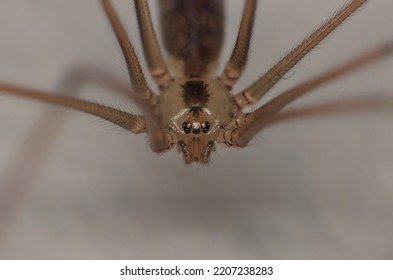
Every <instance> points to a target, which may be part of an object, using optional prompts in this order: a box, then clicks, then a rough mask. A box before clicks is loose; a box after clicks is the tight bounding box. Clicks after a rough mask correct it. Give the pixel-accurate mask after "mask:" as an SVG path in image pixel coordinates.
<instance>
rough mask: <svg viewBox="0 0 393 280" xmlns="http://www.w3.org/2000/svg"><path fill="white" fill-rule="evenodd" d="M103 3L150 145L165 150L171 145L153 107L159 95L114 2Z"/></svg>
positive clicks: (107, 0)
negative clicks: (139, 108)
mask: <svg viewBox="0 0 393 280" xmlns="http://www.w3.org/2000/svg"><path fill="white" fill-rule="evenodd" d="M101 4H102V7H103V8H104V11H105V13H106V15H107V17H108V19H109V21H110V23H111V25H112V28H113V30H114V32H115V34H116V37H117V39H118V42H119V44H120V47H121V50H122V52H123V56H124V58H125V61H126V64H127V68H128V74H129V77H130V81H131V86H132V89H133V92H134V93H135V94H134V98H133V99H134V101H137V103H138V105H139V106H140V107H141V109H142V110H143V112H144V116H145V123H146V130H147V132H148V134H149V135H150V147H151V149H152V150H153V151H154V152H157V153H160V152H163V151H165V150H167V149H168V148H169V145H168V144H167V140H166V135H165V132H164V130H163V128H162V127H161V125H160V123H159V120H158V119H157V117H156V116H155V115H154V113H153V107H154V106H155V105H156V104H157V96H156V95H155V94H154V93H153V92H152V90H151V89H150V88H149V87H148V85H147V82H146V79H145V76H144V75H143V71H142V68H141V65H140V63H139V60H138V57H137V55H136V53H135V51H134V48H133V46H132V44H131V42H130V40H129V39H128V37H127V34H126V31H125V30H124V27H123V25H122V23H121V22H120V19H119V17H118V15H117V13H116V11H115V10H114V9H113V6H112V4H111V3H110V1H109V0H101ZM135 99H137V100H135Z"/></svg>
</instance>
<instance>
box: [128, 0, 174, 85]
mask: <svg viewBox="0 0 393 280" xmlns="http://www.w3.org/2000/svg"><path fill="white" fill-rule="evenodd" d="M134 4H135V10H136V14H137V18H138V25H139V31H140V35H141V39H142V45H143V50H144V54H145V59H146V62H147V65H148V67H149V70H150V73H151V75H152V77H153V79H154V80H155V82H156V84H157V85H158V86H159V87H163V86H165V85H167V84H168V83H169V81H170V80H171V76H170V74H169V71H168V67H167V65H166V63H165V61H164V59H163V58H162V54H161V50H160V47H159V45H158V42H157V37H156V34H155V32H154V28H153V23H152V21H151V17H150V11H149V6H148V3H147V1H146V0H135V1H134Z"/></svg>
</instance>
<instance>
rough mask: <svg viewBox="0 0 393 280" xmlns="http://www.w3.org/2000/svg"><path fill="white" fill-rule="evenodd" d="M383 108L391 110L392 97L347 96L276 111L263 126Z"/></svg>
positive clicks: (392, 106)
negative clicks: (328, 101) (336, 99)
mask: <svg viewBox="0 0 393 280" xmlns="http://www.w3.org/2000/svg"><path fill="white" fill-rule="evenodd" d="M384 109H386V110H387V109H388V110H389V111H392V109H393V98H386V97H383V96H372V97H361V98H348V99H346V100H340V101H334V102H330V103H324V104H318V105H312V106H308V107H305V108H299V109H292V110H285V111H283V112H278V113H277V114H276V115H273V116H271V117H270V118H267V119H266V122H265V125H264V127H266V126H271V125H273V124H276V123H281V122H285V121H291V120H297V119H303V118H310V117H318V116H332V115H336V114H348V113H356V112H365V111H367V112H368V111H370V110H384Z"/></svg>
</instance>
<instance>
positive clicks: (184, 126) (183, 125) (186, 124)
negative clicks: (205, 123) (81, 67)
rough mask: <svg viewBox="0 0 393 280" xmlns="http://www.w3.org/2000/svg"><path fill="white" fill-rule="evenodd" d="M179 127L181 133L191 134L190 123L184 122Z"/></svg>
mask: <svg viewBox="0 0 393 280" xmlns="http://www.w3.org/2000/svg"><path fill="white" fill-rule="evenodd" d="M181 127H182V128H183V131H184V132H185V133H187V134H188V133H190V132H191V123H190V122H184V123H183V124H182V125H181Z"/></svg>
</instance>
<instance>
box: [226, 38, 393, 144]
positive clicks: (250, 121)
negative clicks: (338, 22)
mask: <svg viewBox="0 0 393 280" xmlns="http://www.w3.org/2000/svg"><path fill="white" fill-rule="evenodd" d="M392 52H393V43H390V44H387V45H385V46H383V47H381V48H378V49H376V50H374V51H371V52H369V53H366V54H364V55H362V56H360V57H358V58H355V59H353V60H351V61H349V62H348V63H346V64H344V65H342V66H340V67H338V68H335V69H333V70H331V71H328V72H326V73H324V74H322V75H320V76H318V77H316V78H314V79H311V80H308V81H306V82H304V83H302V84H300V85H298V86H296V87H294V88H292V89H289V90H287V91H285V92H283V93H282V94H280V95H279V96H277V97H276V98H274V99H273V100H271V101H270V102H268V103H266V104H264V105H262V106H261V107H260V108H258V109H257V110H255V111H254V112H251V113H249V114H247V115H246V121H245V125H243V126H242V127H240V128H239V129H238V130H235V131H234V132H233V135H232V139H235V142H236V145H237V146H241V147H243V146H245V145H247V143H248V142H249V141H250V140H251V139H252V138H253V137H254V136H255V134H256V133H258V132H259V131H260V130H261V129H262V128H263V127H264V126H265V125H266V124H267V123H268V122H269V119H270V118H271V117H272V116H273V115H274V114H276V113H277V112H278V111H280V110H281V109H282V108H283V107H284V106H286V105H288V104H289V103H291V102H292V101H293V100H295V99H296V98H298V97H300V96H302V95H304V94H306V93H308V92H310V91H311V90H313V89H315V88H317V87H320V86H321V85H323V84H325V83H327V82H330V81H332V80H333V79H336V78H338V77H340V76H342V75H344V74H346V73H348V72H351V71H353V70H355V69H358V68H360V67H363V66H366V65H368V64H370V63H371V62H374V61H375V60H377V59H381V58H383V57H385V56H386V55H389V54H391V53H392Z"/></svg>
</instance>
